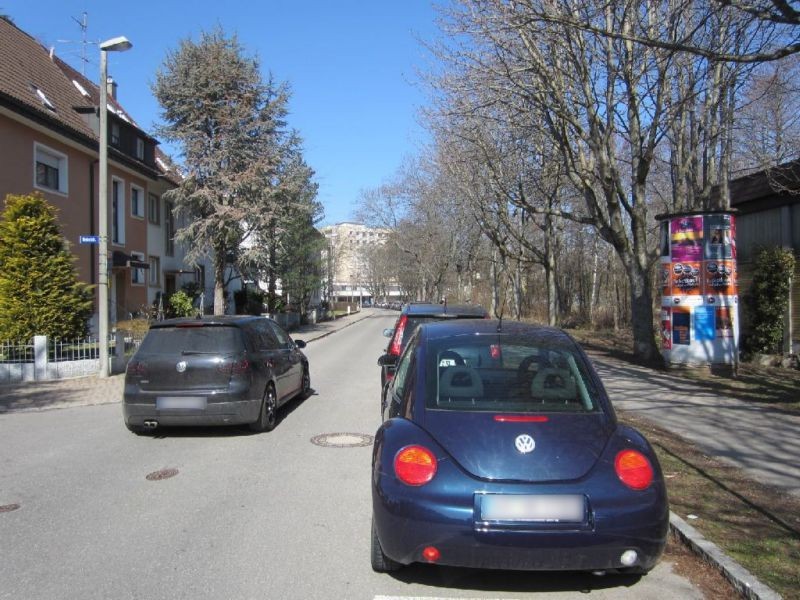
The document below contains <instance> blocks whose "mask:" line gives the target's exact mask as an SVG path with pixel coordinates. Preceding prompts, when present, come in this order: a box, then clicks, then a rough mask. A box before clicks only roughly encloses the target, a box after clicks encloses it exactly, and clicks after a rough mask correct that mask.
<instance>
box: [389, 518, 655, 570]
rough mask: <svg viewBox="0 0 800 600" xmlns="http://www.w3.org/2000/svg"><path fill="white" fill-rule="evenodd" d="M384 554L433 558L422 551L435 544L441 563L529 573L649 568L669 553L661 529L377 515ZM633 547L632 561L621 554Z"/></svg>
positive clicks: (401, 558)
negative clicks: (475, 523)
mask: <svg viewBox="0 0 800 600" xmlns="http://www.w3.org/2000/svg"><path fill="white" fill-rule="evenodd" d="M375 527H376V530H377V533H378V539H379V540H380V543H381V548H382V549H383V552H384V553H385V554H386V555H387V556H388V557H389V558H391V559H393V560H395V561H397V562H399V563H402V564H410V563H413V562H428V561H427V560H426V558H425V557H424V555H423V551H424V550H425V549H426V548H427V547H429V546H433V547H435V548H436V549H437V550H438V551H439V553H440V558H439V559H438V560H437V561H436V564H441V565H449V566H458V567H471V568H482V569H516V570H529V571H562V570H569V571H573V570H574V571H597V570H602V571H607V570H623V571H624V570H625V569H626V568H630V567H634V568H636V569H639V570H641V571H648V570H650V569H651V568H652V567H653V566H654V565H655V563H656V562H657V561H658V559H659V557H660V556H661V554H662V553H663V551H664V546H665V544H666V537H665V536H663V535H662V533H661V531H660V530H653V531H642V530H640V529H635V530H634V529H626V528H619V529H615V530H607V531H596V530H594V531H557V532H532V531H511V530H506V531H486V532H481V531H476V530H475V529H474V528H472V527H465V526H463V525H454V524H448V523H443V522H431V521H423V520H413V521H412V520H408V519H399V518H395V517H393V516H390V515H386V514H384V515H383V516H381V517H379V516H377V515H376V525H375ZM628 550H634V551H635V552H636V555H637V560H636V562H635V564H633V565H625V564H623V563H622V560H621V558H622V554H623V553H624V552H626V551H628Z"/></svg>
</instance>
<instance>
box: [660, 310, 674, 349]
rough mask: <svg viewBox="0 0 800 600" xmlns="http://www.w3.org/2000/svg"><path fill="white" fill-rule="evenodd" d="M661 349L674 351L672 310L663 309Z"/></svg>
mask: <svg viewBox="0 0 800 600" xmlns="http://www.w3.org/2000/svg"><path fill="white" fill-rule="evenodd" d="M661 348H662V349H664V350H671V349H672V309H670V308H668V307H666V308H662V309H661Z"/></svg>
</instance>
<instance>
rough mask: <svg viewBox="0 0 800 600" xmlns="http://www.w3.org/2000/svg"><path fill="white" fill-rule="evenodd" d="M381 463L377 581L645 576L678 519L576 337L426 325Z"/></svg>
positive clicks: (511, 326) (650, 455)
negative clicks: (458, 573) (531, 573)
mask: <svg viewBox="0 0 800 600" xmlns="http://www.w3.org/2000/svg"><path fill="white" fill-rule="evenodd" d="M383 417H384V422H383V424H382V425H381V427H380V429H378V432H377V435H376V437H375V445H374V448H373V456H372V510H373V519H372V542H371V546H372V547H371V559H372V568H373V569H374V570H375V571H379V572H383V571H393V570H396V569H398V568H400V567H402V566H403V565H408V564H410V563H413V562H423V563H434V564H440V565H450V566H461V567H478V568H489V569H522V570H548V571H549V570H586V571H594V572H599V571H602V572H608V571H612V572H623V573H632V574H644V573H646V572H648V571H649V570H650V569H652V568H653V566H654V565H655V564H656V562H657V561H658V559H659V557H660V556H661V554H662V552H663V550H664V546H665V545H666V540H667V530H668V521H669V507H668V503H667V493H666V488H665V485H664V479H663V476H662V474H661V468H660V466H659V464H658V460H657V458H656V455H655V453H654V452H653V450H652V448H651V447H650V444H649V443H648V442H647V440H646V439H645V438H644V437H643V436H642V435H641V434H640V433H639V432H638V431H636V430H635V429H632V428H630V427H626V426H624V425H621V424H619V423H618V422H617V418H616V415H615V414H614V410H613V408H612V406H611V403H610V401H609V399H608V397H607V395H606V393H605V390H604V389H603V385H602V383H601V382H600V379H599V378H598V376H597V374H596V373H595V371H594V369H593V368H592V366H591V364H590V362H589V360H588V359H587V358H586V356H585V354H584V353H583V351H582V350H581V349H580V348H579V346H578V345H577V344H576V343H575V342H574V341H573V340H572V338H570V337H569V336H568V335H567V334H566V333H564V332H562V331H560V330H557V329H552V328H547V327H539V326H535V325H528V324H523V323H517V322H512V323H509V322H498V321H491V320H467V321H458V322H439V323H431V324H426V325H422V326H421V327H420V328H419V329H418V331H417V332H416V333H415V335H414V337H413V338H412V340H411V341H410V342H409V344H408V346H407V347H406V349H405V352H404V353H403V355H402V357H401V358H400V361H399V362H398V365H397V373H396V376H395V379H394V381H393V382H392V384H391V386H390V387H389V390H388V404H387V406H386V409H385V411H384V415H383Z"/></svg>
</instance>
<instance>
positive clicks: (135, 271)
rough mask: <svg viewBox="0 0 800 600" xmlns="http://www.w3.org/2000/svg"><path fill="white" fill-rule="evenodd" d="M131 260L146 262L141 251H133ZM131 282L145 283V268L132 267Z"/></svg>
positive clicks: (136, 283)
mask: <svg viewBox="0 0 800 600" xmlns="http://www.w3.org/2000/svg"><path fill="white" fill-rule="evenodd" d="M131 260H136V261H139V262H144V254H142V253H141V252H131ZM131 283H133V284H135V285H144V269H141V268H137V267H131Z"/></svg>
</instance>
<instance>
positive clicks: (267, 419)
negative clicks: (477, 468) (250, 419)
mask: <svg viewBox="0 0 800 600" xmlns="http://www.w3.org/2000/svg"><path fill="white" fill-rule="evenodd" d="M277 424H278V398H277V396H276V395H275V388H274V387H273V386H272V384H269V385H268V386H267V391H266V392H265V393H264V399H263V400H262V401H261V409H260V410H259V411H258V419H256V421H255V422H254V423H250V429H251V430H252V431H257V432H259V433H261V432H264V431H272V430H273V429H275V426H276V425H277Z"/></svg>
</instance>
